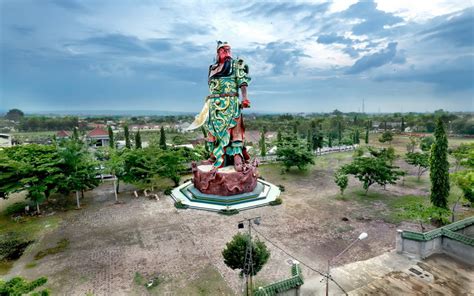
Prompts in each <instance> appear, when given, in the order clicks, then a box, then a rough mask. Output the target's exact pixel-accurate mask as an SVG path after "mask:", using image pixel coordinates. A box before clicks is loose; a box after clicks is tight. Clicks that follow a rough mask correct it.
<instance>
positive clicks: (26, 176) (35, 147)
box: [0, 144, 64, 213]
mask: <svg viewBox="0 0 474 296" xmlns="http://www.w3.org/2000/svg"><path fill="white" fill-rule="evenodd" d="M60 164H61V159H60V157H59V155H58V153H57V150H56V147H54V146H47V145H39V144H28V145H21V146H13V147H9V148H5V149H3V150H0V168H1V170H0V180H1V183H0V192H5V193H6V194H9V193H13V192H20V191H23V190H26V191H27V195H26V197H27V198H28V199H30V200H32V201H33V202H34V203H35V204H36V209H37V211H38V213H39V212H40V208H39V206H40V204H41V203H43V202H44V200H45V199H46V198H48V197H49V196H50V195H51V193H53V192H55V191H57V189H58V184H62V181H63V180H64V174H63V172H62V168H61V167H60Z"/></svg>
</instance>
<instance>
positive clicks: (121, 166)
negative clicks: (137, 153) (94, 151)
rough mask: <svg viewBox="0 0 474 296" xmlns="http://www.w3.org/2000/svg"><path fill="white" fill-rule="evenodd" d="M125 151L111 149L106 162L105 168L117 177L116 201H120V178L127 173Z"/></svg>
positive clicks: (115, 185) (115, 186)
mask: <svg viewBox="0 0 474 296" xmlns="http://www.w3.org/2000/svg"><path fill="white" fill-rule="evenodd" d="M124 153H127V152H126V151H125V150H115V149H111V150H110V151H109V155H108V159H107V161H106V162H105V170H106V172H108V173H109V174H111V175H113V176H114V177H115V179H114V183H113V186H114V195H115V201H116V202H118V192H119V187H120V180H122V178H123V177H124V175H125V158H124V156H123V154H124Z"/></svg>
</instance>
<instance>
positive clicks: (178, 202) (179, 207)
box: [174, 200, 189, 209]
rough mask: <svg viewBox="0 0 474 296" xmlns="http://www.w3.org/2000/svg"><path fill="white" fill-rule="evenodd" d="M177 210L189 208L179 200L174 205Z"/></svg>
mask: <svg viewBox="0 0 474 296" xmlns="http://www.w3.org/2000/svg"><path fill="white" fill-rule="evenodd" d="M174 206H175V208H177V209H187V208H188V207H189V206H188V205H185V204H183V202H182V201H180V200H178V201H177V202H175V203H174Z"/></svg>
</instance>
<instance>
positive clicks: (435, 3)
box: [375, 0, 473, 22]
mask: <svg viewBox="0 0 474 296" xmlns="http://www.w3.org/2000/svg"><path fill="white" fill-rule="evenodd" d="M375 2H376V3H377V8H378V9H380V10H383V11H385V12H390V13H394V14H396V15H398V16H401V17H403V18H404V19H405V20H408V21H416V22H422V21H425V20H428V19H430V18H433V17H436V16H440V15H443V14H448V13H452V12H455V11H459V10H462V9H465V8H468V7H471V6H473V2H472V0H441V1H440V0H430V1H417V0H396V1H394V0H375Z"/></svg>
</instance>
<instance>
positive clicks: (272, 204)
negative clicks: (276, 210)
mask: <svg viewBox="0 0 474 296" xmlns="http://www.w3.org/2000/svg"><path fill="white" fill-rule="evenodd" d="M282 203H283V200H282V199H281V197H277V198H276V199H275V200H273V201H271V202H269V203H268V204H269V205H271V206H277V205H281V204H282Z"/></svg>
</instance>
